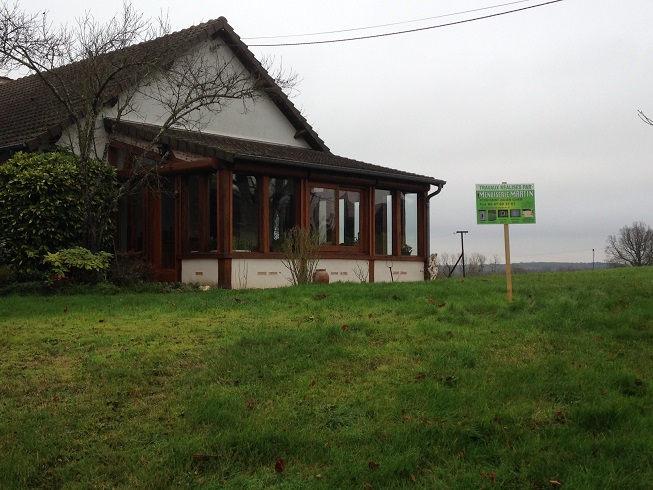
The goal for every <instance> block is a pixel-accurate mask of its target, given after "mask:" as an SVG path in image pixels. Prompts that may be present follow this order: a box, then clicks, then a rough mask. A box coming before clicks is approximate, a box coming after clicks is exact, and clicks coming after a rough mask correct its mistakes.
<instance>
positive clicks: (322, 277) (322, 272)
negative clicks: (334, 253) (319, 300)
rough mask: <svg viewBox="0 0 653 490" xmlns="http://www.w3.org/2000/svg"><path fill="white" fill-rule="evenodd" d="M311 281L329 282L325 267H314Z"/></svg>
mask: <svg viewBox="0 0 653 490" xmlns="http://www.w3.org/2000/svg"><path fill="white" fill-rule="evenodd" d="M313 282H321V283H323V284H328V283H329V273H328V272H327V270H326V269H316V270H315V272H314V273H313Z"/></svg>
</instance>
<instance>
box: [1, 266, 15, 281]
mask: <svg viewBox="0 0 653 490" xmlns="http://www.w3.org/2000/svg"><path fill="white" fill-rule="evenodd" d="M12 282H14V271H13V270H11V267H9V266H8V265H0V286H6V285H7V284H11V283H12Z"/></svg>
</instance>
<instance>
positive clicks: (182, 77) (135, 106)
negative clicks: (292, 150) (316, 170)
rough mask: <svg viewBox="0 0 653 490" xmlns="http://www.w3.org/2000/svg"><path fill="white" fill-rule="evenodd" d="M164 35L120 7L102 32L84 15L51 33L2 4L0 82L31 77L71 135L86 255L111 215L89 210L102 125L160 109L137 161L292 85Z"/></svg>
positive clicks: (227, 54) (226, 53)
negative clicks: (231, 109)
mask: <svg viewBox="0 0 653 490" xmlns="http://www.w3.org/2000/svg"><path fill="white" fill-rule="evenodd" d="M169 30H170V29H169V26H168V24H167V22H166V20H165V19H157V20H156V21H152V20H147V19H144V18H143V16H142V14H140V13H138V12H137V11H136V10H135V9H134V8H133V7H132V5H131V4H130V3H129V2H128V1H127V2H125V3H124V4H123V8H122V11H121V12H120V13H118V14H117V15H116V16H115V17H113V18H112V19H111V20H109V21H108V22H106V23H99V22H97V21H96V20H95V19H94V18H93V16H92V15H91V14H90V13H86V14H85V15H83V16H82V17H80V18H78V19H77V21H76V23H75V24H74V25H73V27H71V28H69V27H68V26H66V25H64V26H53V25H52V24H51V23H50V22H49V20H48V17H47V12H39V13H37V14H30V13H28V12H26V11H24V10H22V9H21V8H20V6H19V3H18V2H16V3H13V4H12V3H9V2H8V1H7V0H2V3H1V4H0V72H2V73H6V74H11V73H13V72H17V73H19V74H23V75H24V74H29V75H32V76H35V77H37V78H38V80H39V81H40V82H41V84H42V86H43V87H44V88H45V90H46V92H47V93H49V94H50V97H49V99H50V103H51V104H53V106H54V108H55V109H56V111H57V113H58V114H59V116H60V120H61V121H68V123H69V125H70V127H71V128H72V130H71V131H69V132H67V133H65V134H64V135H63V137H62V139H63V140H64V141H65V143H66V146H69V147H70V148H71V149H72V150H73V151H74V152H75V153H76V154H77V155H78V156H79V159H80V163H79V165H80V171H81V172H80V173H81V175H82V180H83V182H82V185H83V189H84V191H83V193H82V194H83V195H82V196H81V199H82V201H83V205H84V207H85V216H86V218H85V227H84V228H85V230H87V236H86V237H85V239H84V241H85V242H86V243H84V244H83V245H84V246H85V247H87V248H90V249H91V250H96V249H97V248H98V247H99V244H100V243H101V242H102V236H100V235H101V233H100V231H99V230H103V229H104V228H105V227H104V225H105V224H106V223H107V220H110V219H111V217H112V214H113V209H114V206H115V202H114V203H107V206H106V209H97V207H93V206H92V205H91V203H92V202H93V196H94V194H95V192H96V184H97V183H96V182H94V181H93V179H92V178H91V177H90V176H89V172H88V168H89V161H90V159H92V158H96V159H99V160H102V161H107V158H108V147H109V143H110V142H111V139H112V138H113V136H112V134H111V132H108V134H107V133H103V131H102V130H103V128H104V118H105V117H110V118H111V119H112V120H113V121H116V122H119V121H120V120H121V119H122V118H124V117H126V116H127V115H132V116H133V115H134V114H135V113H136V114H138V112H139V111H140V110H141V107H142V106H143V105H144V104H147V105H149V106H150V107H152V106H153V105H154V106H156V107H158V109H159V110H160V111H161V113H160V114H159V115H158V116H159V119H158V121H157V126H158V131H156V134H155V135H154V136H153V137H152V139H151V141H150V142H149V144H148V145H147V147H146V148H143V155H145V154H146V153H147V152H149V151H150V150H152V149H154V148H155V147H156V146H157V145H158V144H159V142H160V140H161V138H162V136H163V135H164V133H165V132H166V131H167V130H168V129H170V128H172V127H176V128H183V129H193V130H201V129H202V127H203V125H204V124H205V123H206V121H207V119H208V117H209V116H210V115H214V114H216V113H219V112H221V111H222V110H223V109H224V108H225V106H226V105H227V104H229V103H232V102H234V101H236V102H237V103H242V106H243V111H246V110H248V104H249V103H251V102H253V101H255V100H256V99H257V98H259V97H261V96H263V95H266V94H268V95H269V94H272V93H274V91H275V90H278V89H277V87H280V88H281V89H282V90H286V91H288V90H292V88H293V87H294V86H295V84H296V83H297V77H296V75H294V74H293V73H289V72H286V71H285V70H284V69H283V68H282V67H281V68H279V69H278V70H277V71H276V72H275V73H270V72H269V71H268V68H269V61H268V62H266V61H264V64H268V66H264V64H262V65H259V66H253V67H252V66H249V67H246V66H244V65H243V64H241V63H240V62H238V60H237V59H236V57H235V55H234V53H233V52H232V51H231V50H229V49H222V50H220V49H219V48H220V46H216V45H215V44H210V43H205V44H204V45H202V46H198V45H197V44H192V43H189V42H188V39H185V38H181V39H180V37H179V36H174V35H168V36H165V35H166V34H168V33H169ZM154 38H158V40H157V42H159V43H160V46H157V48H158V49H156V50H149V51H147V55H146V56H145V55H144V51H143V50H142V49H140V48H142V46H143V44H142V43H145V42H148V41H152V40H153V39H154ZM98 134H102V135H103V138H104V139H99V138H98ZM98 143H101V144H99V145H98ZM162 163H163V159H161V161H158V162H154V163H153V162H151V161H148V166H147V171H146V172H143V166H142V165H134V166H133V169H134V171H133V172H132V174H131V177H130V178H129V179H127V180H126V181H124V182H122V183H121V186H120V187H119V191H118V193H117V195H116V200H117V199H118V198H119V197H120V195H122V194H125V193H127V192H130V190H131V189H133V188H134V187H135V186H137V185H138V184H139V182H140V181H148V178H150V177H152V176H156V175H157V172H156V169H157V168H158V166H159V165H160V164H162Z"/></svg>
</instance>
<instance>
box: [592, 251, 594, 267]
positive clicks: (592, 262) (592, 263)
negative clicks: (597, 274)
mask: <svg viewBox="0 0 653 490" xmlns="http://www.w3.org/2000/svg"><path fill="white" fill-rule="evenodd" d="M592 270H594V249H592Z"/></svg>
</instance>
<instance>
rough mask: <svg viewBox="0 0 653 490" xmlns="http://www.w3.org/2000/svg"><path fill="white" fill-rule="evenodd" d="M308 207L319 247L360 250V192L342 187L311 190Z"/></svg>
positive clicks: (313, 188)
mask: <svg viewBox="0 0 653 490" xmlns="http://www.w3.org/2000/svg"><path fill="white" fill-rule="evenodd" d="M336 196H338V198H337V199H336ZM309 207H310V211H309V212H310V221H311V229H312V230H314V231H316V232H317V234H318V236H319V242H320V245H331V246H339V247H359V245H360V239H361V236H360V234H361V224H360V219H361V192H360V191H358V190H353V189H345V188H339V187H312V188H311V194H310V203H309Z"/></svg>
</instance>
